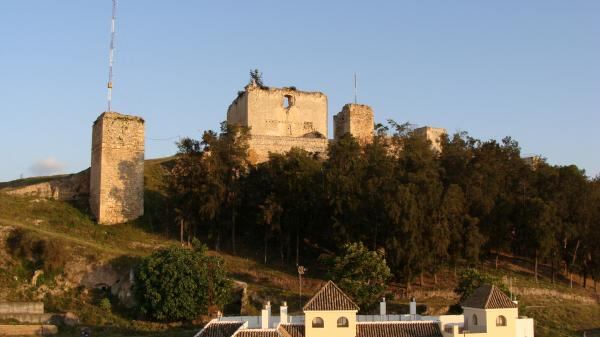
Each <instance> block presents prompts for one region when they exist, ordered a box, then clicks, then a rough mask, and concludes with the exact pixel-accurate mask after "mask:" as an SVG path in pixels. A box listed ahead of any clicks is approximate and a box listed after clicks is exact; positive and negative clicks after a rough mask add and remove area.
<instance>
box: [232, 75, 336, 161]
mask: <svg viewBox="0 0 600 337" xmlns="http://www.w3.org/2000/svg"><path fill="white" fill-rule="evenodd" d="M227 123H229V124H238V125H241V126H245V127H248V128H249V129H250V140H249V141H248V145H249V147H250V149H249V151H248V152H249V157H250V160H251V161H252V162H255V163H256V162H263V161H266V160H268V158H269V153H284V152H287V151H289V150H290V149H291V148H293V147H297V148H301V149H304V150H306V151H308V152H313V153H325V152H326V151H327V146H328V140H327V96H325V94H323V93H321V92H307V91H300V90H296V89H295V88H267V87H259V86H257V85H256V84H249V85H247V86H246V87H245V90H244V91H241V92H240V93H239V95H238V96H237V98H236V99H235V100H234V101H233V102H232V103H231V105H230V106H229V108H228V110H227Z"/></svg>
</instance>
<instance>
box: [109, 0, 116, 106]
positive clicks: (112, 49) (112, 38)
mask: <svg viewBox="0 0 600 337" xmlns="http://www.w3.org/2000/svg"><path fill="white" fill-rule="evenodd" d="M116 17H117V0H112V21H111V26H110V52H109V54H108V111H109V112H110V111H111V103H112V87H113V63H114V61H115V21H116Z"/></svg>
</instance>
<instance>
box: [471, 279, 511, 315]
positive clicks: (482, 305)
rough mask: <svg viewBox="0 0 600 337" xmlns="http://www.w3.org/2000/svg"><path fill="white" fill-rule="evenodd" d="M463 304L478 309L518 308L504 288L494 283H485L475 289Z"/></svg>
mask: <svg viewBox="0 0 600 337" xmlns="http://www.w3.org/2000/svg"><path fill="white" fill-rule="evenodd" d="M461 305H462V306H463V307H467V308H476V309H503V308H518V306H517V305H516V304H515V303H514V302H513V301H511V300H510V298H509V297H508V296H506V294H505V293H503V292H502V290H500V289H498V287H496V286H494V285H491V286H490V285H488V284H484V285H482V286H481V287H479V288H477V289H475V291H474V292H473V294H471V296H469V298H467V299H466V300H464V301H463V302H462V303H461Z"/></svg>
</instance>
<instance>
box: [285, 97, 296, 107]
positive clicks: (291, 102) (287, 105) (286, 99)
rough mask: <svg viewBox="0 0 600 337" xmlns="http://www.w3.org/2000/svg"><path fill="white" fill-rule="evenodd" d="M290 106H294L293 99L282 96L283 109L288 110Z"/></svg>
mask: <svg viewBox="0 0 600 337" xmlns="http://www.w3.org/2000/svg"><path fill="white" fill-rule="evenodd" d="M292 105H294V97H292V96H291V95H285V96H283V107H284V108H286V109H289V108H290V107H291V106H292Z"/></svg>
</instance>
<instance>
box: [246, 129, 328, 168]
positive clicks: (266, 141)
mask: <svg viewBox="0 0 600 337" xmlns="http://www.w3.org/2000/svg"><path fill="white" fill-rule="evenodd" d="M248 145H249V150H248V157H249V159H250V161H251V162H253V163H262V162H265V161H267V160H268V159H269V152H271V153H280V154H282V153H285V152H288V151H289V150H291V149H292V148H294V147H296V148H300V149H303V150H305V151H308V152H313V153H318V154H320V155H322V156H326V155H327V147H328V145H329V140H327V139H325V138H307V137H280V136H263V135H252V136H251V137H250V140H249V141H248Z"/></svg>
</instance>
